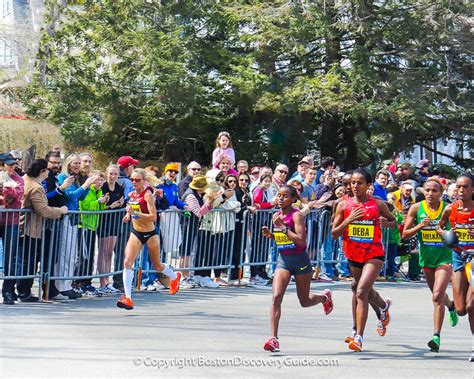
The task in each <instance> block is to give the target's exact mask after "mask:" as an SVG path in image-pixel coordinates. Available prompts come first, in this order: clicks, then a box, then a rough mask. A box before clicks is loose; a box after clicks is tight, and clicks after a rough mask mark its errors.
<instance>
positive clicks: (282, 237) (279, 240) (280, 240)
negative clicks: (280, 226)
mask: <svg viewBox="0 0 474 379" xmlns="http://www.w3.org/2000/svg"><path fill="white" fill-rule="evenodd" d="M273 235H274V236H275V242H276V245H277V249H278V250H288V249H295V248H296V245H295V243H294V242H293V241H292V240H290V239H289V238H288V236H287V235H286V234H285V233H283V232H281V231H279V230H275V231H274V232H273Z"/></svg>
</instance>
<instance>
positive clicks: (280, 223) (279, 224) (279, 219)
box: [272, 213, 285, 228]
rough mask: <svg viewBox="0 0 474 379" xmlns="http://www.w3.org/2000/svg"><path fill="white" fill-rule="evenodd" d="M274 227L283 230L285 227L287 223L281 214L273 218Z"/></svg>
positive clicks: (276, 214)
mask: <svg viewBox="0 0 474 379" xmlns="http://www.w3.org/2000/svg"><path fill="white" fill-rule="evenodd" d="M272 221H273V225H275V226H276V227H277V228H281V227H283V226H285V223H284V222H283V216H282V215H281V214H278V213H275V214H274V215H273V217H272Z"/></svg>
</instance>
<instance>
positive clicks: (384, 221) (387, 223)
mask: <svg viewBox="0 0 474 379" xmlns="http://www.w3.org/2000/svg"><path fill="white" fill-rule="evenodd" d="M379 222H380V226H381V227H382V228H388V227H389V226H390V221H388V220H387V219H386V218H385V217H383V216H380V217H379Z"/></svg>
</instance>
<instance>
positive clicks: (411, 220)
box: [403, 179, 458, 352]
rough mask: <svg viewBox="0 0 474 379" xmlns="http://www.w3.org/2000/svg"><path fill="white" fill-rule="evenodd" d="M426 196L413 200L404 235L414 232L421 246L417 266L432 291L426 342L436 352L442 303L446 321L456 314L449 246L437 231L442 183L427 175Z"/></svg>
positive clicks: (454, 319) (442, 204)
mask: <svg viewBox="0 0 474 379" xmlns="http://www.w3.org/2000/svg"><path fill="white" fill-rule="evenodd" d="M423 188H424V190H425V199H426V200H423V201H422V202H420V203H416V204H413V205H412V206H411V208H410V210H409V211H408V215H407V218H406V221H405V229H404V231H403V238H404V239H408V238H411V237H413V236H414V235H415V234H416V235H417V237H418V243H419V247H420V266H421V267H422V268H423V272H424V274H425V278H426V281H427V283H428V286H429V287H430V290H431V292H432V294H433V305H434V312H433V318H434V334H433V338H432V339H431V340H430V341H429V342H428V346H429V347H430V349H431V351H434V352H438V351H439V347H440V333H441V327H442V325H443V319H444V312H445V308H444V307H445V306H446V307H448V309H449V322H450V324H451V326H456V324H457V323H458V316H457V313H456V310H455V309H454V303H453V301H451V300H450V299H449V297H448V294H447V293H446V288H447V287H448V283H449V280H450V279H451V272H452V268H451V262H452V257H451V255H452V253H451V249H448V248H446V247H444V246H443V243H442V241H441V236H440V235H439V234H438V233H437V232H436V229H437V227H438V222H439V220H440V219H441V215H442V214H443V211H444V209H445V208H446V205H447V204H446V203H445V202H443V201H442V200H441V196H442V194H443V186H442V184H441V183H440V182H439V181H438V180H436V179H428V180H427V181H426V182H425V185H424V186H423Z"/></svg>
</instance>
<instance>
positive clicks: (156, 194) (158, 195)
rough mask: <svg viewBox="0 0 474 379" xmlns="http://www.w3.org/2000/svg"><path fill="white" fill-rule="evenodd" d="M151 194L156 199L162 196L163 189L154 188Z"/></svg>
mask: <svg viewBox="0 0 474 379" xmlns="http://www.w3.org/2000/svg"><path fill="white" fill-rule="evenodd" d="M153 195H155V197H157V198H158V199H161V198H162V197H163V189H161V188H157V189H155V192H153Z"/></svg>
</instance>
